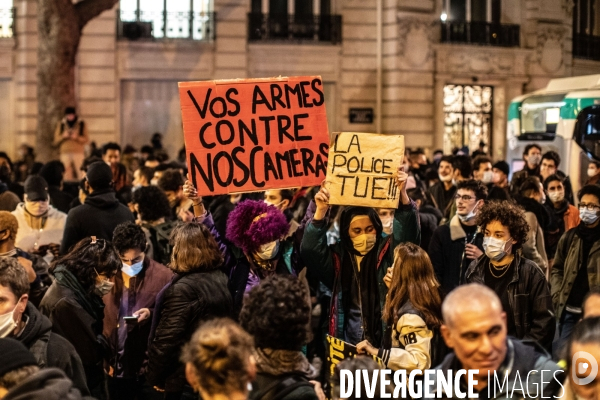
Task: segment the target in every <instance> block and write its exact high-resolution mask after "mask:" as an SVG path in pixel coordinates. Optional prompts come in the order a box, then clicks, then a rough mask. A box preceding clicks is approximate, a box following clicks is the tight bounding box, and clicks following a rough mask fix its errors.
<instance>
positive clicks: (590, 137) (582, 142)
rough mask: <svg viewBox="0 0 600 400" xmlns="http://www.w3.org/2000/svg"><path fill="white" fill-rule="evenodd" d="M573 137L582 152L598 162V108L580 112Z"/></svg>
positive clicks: (593, 107)
mask: <svg viewBox="0 0 600 400" xmlns="http://www.w3.org/2000/svg"><path fill="white" fill-rule="evenodd" d="M573 136H574V139H575V142H576V143H577V144H578V145H579V146H580V147H581V148H582V149H583V151H584V152H586V153H588V155H590V156H592V157H593V158H595V159H596V160H600V106H591V107H587V108H584V109H583V110H581V112H580V113H579V115H578V116H577V122H576V123H575V131H574V133H573Z"/></svg>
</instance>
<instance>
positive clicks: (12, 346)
mask: <svg viewBox="0 0 600 400" xmlns="http://www.w3.org/2000/svg"><path fill="white" fill-rule="evenodd" d="M0 354H2V362H1V363H0V376H4V375H6V374H7V373H9V372H11V371H14V370H16V369H19V368H22V367H27V366H29V365H37V361H35V357H34V356H33V354H31V353H30V352H29V350H27V347H25V346H24V345H23V344H22V343H21V342H19V341H18V340H15V339H11V338H4V339H0Z"/></svg>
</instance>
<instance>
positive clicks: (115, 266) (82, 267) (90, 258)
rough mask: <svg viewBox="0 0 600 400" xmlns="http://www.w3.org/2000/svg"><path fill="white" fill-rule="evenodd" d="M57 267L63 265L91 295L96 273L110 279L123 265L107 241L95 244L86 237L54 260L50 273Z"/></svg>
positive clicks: (102, 240) (99, 240) (97, 240)
mask: <svg viewBox="0 0 600 400" xmlns="http://www.w3.org/2000/svg"><path fill="white" fill-rule="evenodd" d="M59 265H64V266H65V268H66V269H67V270H68V271H69V272H71V273H72V274H73V275H75V278H77V280H78V281H79V283H80V284H81V286H82V287H83V289H84V290H85V291H86V292H87V293H88V294H92V293H93V291H94V284H95V282H96V273H98V274H99V275H104V276H106V277H107V278H111V277H113V276H114V275H115V274H116V273H117V272H118V271H119V270H120V269H121V266H122V265H123V263H122V262H121V259H120V258H119V255H118V254H117V252H116V251H115V248H114V247H113V246H112V244H111V243H110V242H109V241H108V240H104V239H96V243H93V242H92V238H91V237H86V238H83V239H81V240H80V241H79V242H77V244H76V245H75V246H73V248H71V250H70V251H69V253H67V254H65V255H64V256H62V257H60V258H59V259H58V260H55V261H54V262H53V263H52V266H51V267H50V272H54V269H55V268H56V267H57V266H59Z"/></svg>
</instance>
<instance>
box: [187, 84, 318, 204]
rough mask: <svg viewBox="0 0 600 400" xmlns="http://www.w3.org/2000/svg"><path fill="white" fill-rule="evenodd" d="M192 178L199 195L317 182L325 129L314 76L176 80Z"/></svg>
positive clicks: (310, 184)
mask: <svg viewBox="0 0 600 400" xmlns="http://www.w3.org/2000/svg"><path fill="white" fill-rule="evenodd" d="M179 96H180V101H181V112H182V121H183V131H184V135H185V146H186V150H187V159H188V166H189V169H190V176H191V180H192V182H193V184H194V186H195V187H196V188H198V190H199V194H200V195H218V194H227V193H232V192H233V193H236V192H252V191H259V190H266V189H283V188H290V187H299V186H315V185H319V184H320V183H321V181H322V180H323V179H324V177H325V175H326V168H327V167H326V166H327V155H328V148H329V145H328V143H329V131H328V128H327V117H326V113H325V100H324V93H323V82H322V81H321V78H320V77H318V76H312V77H289V78H272V79H247V80H241V79H240V80H226V81H207V82H180V83H179Z"/></svg>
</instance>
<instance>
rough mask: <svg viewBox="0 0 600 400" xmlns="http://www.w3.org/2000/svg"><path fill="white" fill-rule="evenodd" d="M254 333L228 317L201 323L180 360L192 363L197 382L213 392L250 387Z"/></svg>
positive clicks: (232, 390)
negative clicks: (251, 333)
mask: <svg viewBox="0 0 600 400" xmlns="http://www.w3.org/2000/svg"><path fill="white" fill-rule="evenodd" d="M253 348H254V343H253V341H252V336H250V335H249V334H248V333H246V332H245V331H244V330H243V329H242V328H241V327H240V326H239V325H238V324H236V323H235V322H233V321H232V320H230V319H228V318H218V319H213V320H211V321H208V322H206V323H204V324H202V325H201V326H200V328H198V330H197V331H196V332H195V333H194V335H193V336H192V339H191V340H190V341H189V343H188V344H186V345H185V346H184V347H183V350H182V351H181V361H182V362H183V363H185V364H188V365H191V366H192V368H193V372H194V375H195V376H196V378H197V379H198V384H199V385H200V387H201V388H202V390H203V391H205V392H207V393H208V394H210V395H215V394H229V393H231V392H242V393H245V392H246V391H247V387H248V383H249V382H250V381H251V380H252V378H251V376H250V374H251V365H250V358H251V356H252V352H253Z"/></svg>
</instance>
